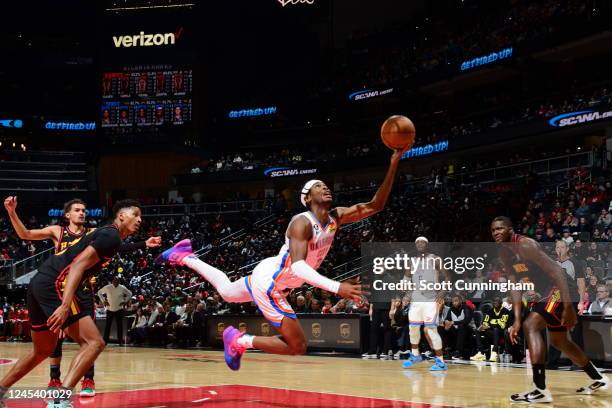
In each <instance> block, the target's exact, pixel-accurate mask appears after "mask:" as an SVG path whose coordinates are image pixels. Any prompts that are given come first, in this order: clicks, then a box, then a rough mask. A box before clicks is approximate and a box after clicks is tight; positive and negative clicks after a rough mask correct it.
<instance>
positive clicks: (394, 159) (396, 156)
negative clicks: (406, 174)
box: [391, 147, 408, 164]
mask: <svg viewBox="0 0 612 408" xmlns="http://www.w3.org/2000/svg"><path fill="white" fill-rule="evenodd" d="M406 150H408V147H406V148H405V149H393V154H392V155H391V164H396V163H399V162H400V160H401V159H402V155H403V154H404V152H406Z"/></svg>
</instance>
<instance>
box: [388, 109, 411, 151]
mask: <svg viewBox="0 0 612 408" xmlns="http://www.w3.org/2000/svg"><path fill="white" fill-rule="evenodd" d="M415 132H416V131H415V129H414V123H412V121H411V120H410V119H408V118H407V117H405V116H402V115H393V116H391V117H389V118H388V119H387V120H385V122H384V123H383V124H382V127H381V128H380V138H381V139H382V141H383V143H384V144H385V146H387V147H388V148H389V149H409V148H410V147H412V145H413V144H414V136H415Z"/></svg>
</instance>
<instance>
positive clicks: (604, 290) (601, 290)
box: [588, 284, 612, 315]
mask: <svg viewBox="0 0 612 408" xmlns="http://www.w3.org/2000/svg"><path fill="white" fill-rule="evenodd" d="M588 313H590V314H600V313H601V314H605V315H611V314H612V299H610V291H609V290H608V287H607V286H606V285H604V284H599V285H597V292H596V296H595V300H594V301H593V302H592V303H591V305H590V306H589V311H588Z"/></svg>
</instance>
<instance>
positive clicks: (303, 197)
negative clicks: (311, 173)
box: [300, 180, 322, 207]
mask: <svg viewBox="0 0 612 408" xmlns="http://www.w3.org/2000/svg"><path fill="white" fill-rule="evenodd" d="M317 183H322V181H321V180H308V181H307V182H306V184H304V187H302V193H301V194H300V201H301V202H302V205H303V206H304V207H306V194H308V193H309V192H310V189H311V188H312V186H314V185H315V184H317Z"/></svg>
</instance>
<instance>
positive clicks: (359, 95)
mask: <svg viewBox="0 0 612 408" xmlns="http://www.w3.org/2000/svg"><path fill="white" fill-rule="evenodd" d="M392 92H393V88H389V89H383V90H377V89H365V90H362V91H357V92H353V93H352V94H350V95H349V100H351V101H361V100H364V99H370V98H376V97H377V96H383V95H387V94H390V93H392Z"/></svg>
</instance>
